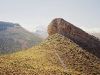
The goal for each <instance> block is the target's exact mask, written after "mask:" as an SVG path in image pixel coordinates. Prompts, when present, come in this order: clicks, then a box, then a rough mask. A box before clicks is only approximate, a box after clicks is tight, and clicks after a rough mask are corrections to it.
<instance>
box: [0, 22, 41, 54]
mask: <svg viewBox="0 0 100 75" xmlns="http://www.w3.org/2000/svg"><path fill="white" fill-rule="evenodd" d="M40 41H41V38H39V37H38V36H36V35H35V34H32V33H31V32H28V31H27V30H25V29H24V28H23V27H21V26H20V25H19V24H15V23H10V22H2V21H0V54H3V53H10V52H15V51H18V50H22V49H27V48H30V47H32V46H33V45H35V44H37V43H39V42H40Z"/></svg>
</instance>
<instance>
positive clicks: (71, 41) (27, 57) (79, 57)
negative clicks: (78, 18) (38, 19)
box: [0, 19, 100, 75]
mask: <svg viewBox="0 0 100 75" xmlns="http://www.w3.org/2000/svg"><path fill="white" fill-rule="evenodd" d="M66 23H68V22H66V21H65V20H63V19H54V20H53V21H52V22H51V24H50V25H49V26H48V33H49V36H48V38H47V39H45V40H44V41H43V42H41V43H40V44H38V45H36V46H33V47H32V48H29V49H28V50H23V51H19V52H16V53H12V54H7V55H3V56H0V75H100V58H99V57H98V56H97V55H96V53H97V52H99V49H98V50H96V49H95V50H94V49H91V48H90V49H89V48H88V46H91V47H92V48H95V46H93V45H94V44H93V45H92V44H89V45H88V46H86V48H84V46H83V45H85V43H86V41H85V39H86V40H87V41H90V42H91V43H93V42H94V40H96V42H98V43H99V41H98V39H97V38H95V37H94V36H92V35H89V34H88V33H86V32H84V31H83V30H81V29H79V28H77V27H75V26H74V25H72V24H70V23H68V24H67V25H68V26H67V25H66ZM67 31H68V32H67ZM78 33H79V34H80V35H79V34H78ZM72 36H73V37H72ZM83 37H84V38H83ZM89 38H92V40H91V39H89ZM78 39H79V40H78ZM82 41H83V42H82ZM84 41H85V42H84ZM90 42H89V43H90ZM94 43H95V42H94ZM98 43H95V45H97V47H98ZM86 45H87V43H86ZM83 48H84V49H83ZM98 48H99V47H98ZM85 49H86V50H85ZM91 50H92V51H95V52H94V53H92V51H91ZM96 51H97V52H96Z"/></svg>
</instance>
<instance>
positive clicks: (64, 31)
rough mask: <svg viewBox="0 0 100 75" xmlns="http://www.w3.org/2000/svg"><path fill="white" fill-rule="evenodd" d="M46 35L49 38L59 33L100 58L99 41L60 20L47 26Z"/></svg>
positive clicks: (55, 20) (57, 19)
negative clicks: (47, 34)
mask: <svg viewBox="0 0 100 75" xmlns="http://www.w3.org/2000/svg"><path fill="white" fill-rule="evenodd" d="M48 33H49V36H51V35H53V34H55V33H59V34H61V35H63V36H65V37H67V38H69V39H71V40H72V41H74V42H75V43H76V44H78V45H79V46H80V47H82V48H83V49H85V50H87V51H89V52H90V53H92V54H94V55H96V56H97V57H99V58H100V40H99V39H97V38H96V37H94V36H92V35H90V34H88V33H86V32H85V31H83V30H82V29H80V28H78V27H76V26H75V25H73V24H71V23H69V22H67V21H65V20H64V19H62V18H56V19H54V20H53V21H52V22H51V23H50V24H49V26H48Z"/></svg>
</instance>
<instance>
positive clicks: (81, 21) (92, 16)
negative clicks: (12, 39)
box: [0, 0, 100, 32]
mask: <svg viewBox="0 0 100 75" xmlns="http://www.w3.org/2000/svg"><path fill="white" fill-rule="evenodd" d="M56 17H61V18H64V19H65V20H67V21H69V22H71V23H72V24H74V25H76V26H78V27H80V28H83V29H84V30H87V31H96V32H98V31H100V0H0V20H1V21H9V22H14V23H19V24H21V25H22V26H23V27H25V28H27V29H28V30H30V31H34V30H35V28H37V29H41V28H46V26H47V25H48V24H49V23H50V22H51V20H52V19H54V18H56Z"/></svg>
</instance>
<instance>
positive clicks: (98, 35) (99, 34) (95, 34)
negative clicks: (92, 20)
mask: <svg viewBox="0 0 100 75" xmlns="http://www.w3.org/2000/svg"><path fill="white" fill-rule="evenodd" d="M92 35H94V36H95V37H97V38H99V39H100V33H92Z"/></svg>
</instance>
